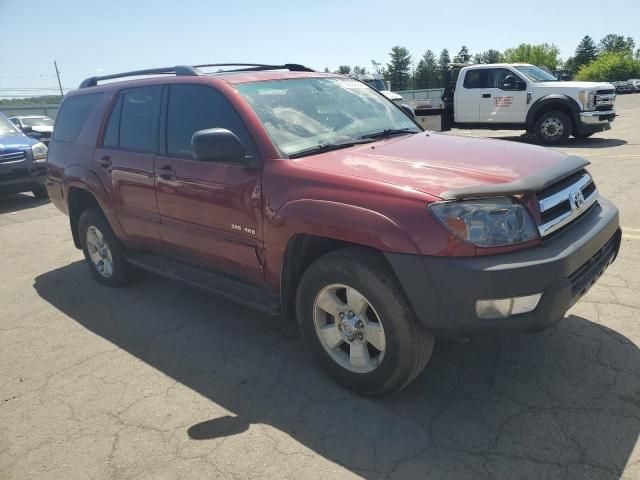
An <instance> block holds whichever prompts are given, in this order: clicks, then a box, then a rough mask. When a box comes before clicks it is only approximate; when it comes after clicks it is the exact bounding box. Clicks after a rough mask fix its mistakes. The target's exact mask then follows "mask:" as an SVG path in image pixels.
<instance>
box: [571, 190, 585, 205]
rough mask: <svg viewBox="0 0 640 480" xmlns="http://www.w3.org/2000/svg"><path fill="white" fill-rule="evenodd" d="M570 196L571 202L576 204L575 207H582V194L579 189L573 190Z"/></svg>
mask: <svg viewBox="0 0 640 480" xmlns="http://www.w3.org/2000/svg"><path fill="white" fill-rule="evenodd" d="M572 196H573V204H574V205H575V206H576V208H578V209H580V208H582V206H583V205H584V195H582V192H581V191H580V190H577V191H575V192H573V194H572Z"/></svg>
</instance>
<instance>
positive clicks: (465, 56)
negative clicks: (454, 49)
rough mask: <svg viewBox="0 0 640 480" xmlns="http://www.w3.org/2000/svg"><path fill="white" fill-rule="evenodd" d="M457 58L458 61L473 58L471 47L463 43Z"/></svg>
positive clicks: (462, 61)
mask: <svg viewBox="0 0 640 480" xmlns="http://www.w3.org/2000/svg"><path fill="white" fill-rule="evenodd" d="M455 60H456V62H458V63H468V62H469V60H471V54H470V53H469V49H468V48H467V46H466V45H462V47H461V48H460V51H459V52H458V54H457V55H456V56H455Z"/></svg>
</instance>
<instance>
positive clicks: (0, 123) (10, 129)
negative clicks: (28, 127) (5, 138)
mask: <svg viewBox="0 0 640 480" xmlns="http://www.w3.org/2000/svg"><path fill="white" fill-rule="evenodd" d="M16 133H20V132H19V131H18V129H17V128H16V127H15V125H14V124H13V123H11V122H10V121H9V120H7V118H6V117H5V116H4V115H0V135H14V134H16Z"/></svg>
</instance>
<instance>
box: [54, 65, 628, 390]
mask: <svg viewBox="0 0 640 480" xmlns="http://www.w3.org/2000/svg"><path fill="white" fill-rule="evenodd" d="M223 67H225V66H223V65H199V66H195V67H192V66H178V67H171V68H162V69H152V70H143V71H136V72H128V73H123V74H118V75H110V76H106V77H92V78H88V79H87V80H85V81H84V82H83V83H82V84H81V86H80V88H79V89H78V90H76V91H74V92H71V93H69V94H68V95H66V96H65V99H64V102H63V103H62V106H61V108H60V113H59V116H58V119H57V123H56V129H55V131H54V135H53V140H52V142H51V145H50V149H49V156H48V180H47V188H48V191H49V195H50V197H51V199H52V201H53V202H54V203H55V205H56V206H57V207H58V208H59V209H61V210H62V211H63V212H65V213H67V214H68V215H69V219H70V226H71V233H72V235H73V241H74V243H75V245H76V247H77V248H81V249H82V250H83V252H84V255H85V257H86V260H87V263H88V266H89V269H90V271H91V273H92V275H93V277H94V278H95V279H96V280H97V281H98V282H100V283H103V284H105V285H109V286H120V285H124V284H126V283H127V282H129V281H130V280H131V279H132V271H133V270H134V269H136V268H138V269H144V270H148V271H152V272H155V273H158V274H160V275H164V276H166V277H170V278H174V279H178V280H181V281H184V282H187V283H189V284H191V285H193V286H196V287H199V288H203V289H207V290H210V291H214V292H216V293H217V294H219V295H221V296H223V297H225V298H228V299H231V300H234V301H237V302H241V303H244V304H246V305H250V306H252V307H255V308H257V309H259V310H262V311H265V312H269V313H273V314H283V315H292V316H295V317H296V318H297V322H298V325H299V328H300V330H301V332H302V336H303V338H304V339H305V341H306V343H307V345H308V347H309V349H310V350H311V352H312V353H313V355H314V357H315V358H316V359H317V361H318V363H319V364H320V365H321V366H322V367H323V368H324V370H326V371H327V372H328V373H329V374H330V375H331V376H332V377H333V378H334V379H335V380H337V381H338V382H339V383H341V384H342V385H344V386H346V387H348V388H350V389H353V390H355V391H357V392H359V393H362V394H368V395H375V394H381V393H385V392H389V391H393V390H397V389H399V388H402V387H403V386H405V385H407V384H408V383H409V382H411V380H412V379H414V378H415V377H416V376H417V375H418V374H419V373H420V371H421V370H422V369H423V368H424V366H425V365H426V364H427V362H428V361H429V357H430V356H431V352H432V349H433V344H434V337H437V336H447V337H462V338H468V337H472V336H478V335H490V334H496V333H500V332H533V331H538V330H541V329H544V328H546V327H548V326H550V325H552V324H553V323H554V322H557V321H559V320H560V319H561V318H563V316H564V314H565V313H566V311H567V310H568V309H569V308H570V307H571V306H572V305H573V304H574V303H575V302H576V301H577V300H578V299H579V298H580V297H581V296H582V295H584V293H585V292H586V291H587V290H588V289H589V287H591V285H593V283H594V282H595V281H596V280H597V279H598V277H599V276H600V275H601V274H602V272H603V271H604V270H605V269H606V268H607V266H608V265H609V264H610V263H611V262H613V260H614V259H615V257H616V255H617V253H618V249H619V247H620V238H621V233H620V229H619V222H618V211H617V209H616V207H615V206H614V205H612V204H611V203H610V202H609V201H607V200H605V199H604V198H602V197H600V196H599V194H598V190H597V188H596V184H595V183H594V180H593V178H592V177H591V175H590V174H589V173H588V171H587V170H585V168H586V167H587V165H588V163H589V162H588V161H586V160H584V159H582V158H579V157H575V156H567V155H565V154H562V153H560V152H557V151H553V150H547V149H544V148H541V147H536V146H531V145H522V144H519V143H511V142H505V141H495V140H482V139H472V138H461V137H454V136H447V135H439V134H432V133H428V132H425V131H423V130H422V129H421V128H420V127H419V126H418V125H417V124H416V123H415V121H414V120H413V119H412V118H411V117H410V116H409V115H408V114H407V113H405V111H403V110H402V109H401V108H400V107H399V106H398V105H396V104H394V103H393V102H391V101H389V100H388V99H386V98H385V97H384V96H383V95H382V94H380V93H379V92H377V91H376V90H374V89H373V88H370V87H369V86H367V85H366V84H364V83H362V82H359V81H357V80H355V79H352V78H347V77H342V76H338V75H334V74H324V73H317V72H314V71H312V70H310V69H308V68H305V67H303V66H300V65H295V64H287V65H231V66H229V65H227V66H226V67H227V70H226V71H219V70H220V69H222V68H223ZM207 68H210V69H215V70H216V73H212V74H205V73H203V72H204V71H205V70H206V69H207ZM146 75H149V76H152V77H151V78H143V79H137V80H129V81H120V82H115V83H114V82H111V83H105V82H104V81H105V80H115V79H118V78H125V77H128V76H137V77H140V76H146Z"/></svg>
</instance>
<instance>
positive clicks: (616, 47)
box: [599, 33, 636, 53]
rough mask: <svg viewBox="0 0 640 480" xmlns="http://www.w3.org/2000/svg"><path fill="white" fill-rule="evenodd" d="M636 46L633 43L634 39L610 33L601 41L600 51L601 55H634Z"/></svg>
mask: <svg viewBox="0 0 640 480" xmlns="http://www.w3.org/2000/svg"><path fill="white" fill-rule="evenodd" d="M635 46H636V44H635V42H634V41H633V38H631V37H627V38H624V37H623V36H622V35H616V34H615V33H610V34H609V35H607V36H606V37H604V38H603V39H602V40H600V44H599V49H600V53H607V52H608V53H621V52H630V53H633V49H634V48H635Z"/></svg>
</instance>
